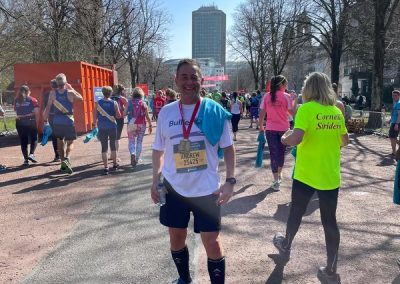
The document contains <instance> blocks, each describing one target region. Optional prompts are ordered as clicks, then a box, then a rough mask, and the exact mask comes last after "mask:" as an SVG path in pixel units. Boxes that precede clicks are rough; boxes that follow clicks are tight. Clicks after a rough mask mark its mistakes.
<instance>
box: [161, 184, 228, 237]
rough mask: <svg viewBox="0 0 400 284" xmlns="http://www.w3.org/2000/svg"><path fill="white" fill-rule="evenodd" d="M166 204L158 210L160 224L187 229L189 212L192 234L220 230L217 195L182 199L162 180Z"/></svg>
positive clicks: (182, 197)
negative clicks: (191, 221) (192, 221)
mask: <svg viewBox="0 0 400 284" xmlns="http://www.w3.org/2000/svg"><path fill="white" fill-rule="evenodd" d="M164 184H165V186H166V188H167V191H168V194H167V198H166V200H167V202H166V204H165V205H164V206H161V208H160V223H161V224H163V225H164V226H167V227H171V228H181V229H185V228H187V227H188V224H189V219H190V212H192V213H193V217H194V232H195V233H200V232H218V231H220V230H221V207H220V206H219V205H217V199H218V196H217V195H214V194H212V195H207V196H201V197H184V196H182V195H180V194H179V193H177V192H176V191H175V190H174V189H173V188H172V186H171V185H170V184H169V183H168V181H166V180H165V179H164Z"/></svg>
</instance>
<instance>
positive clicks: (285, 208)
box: [274, 193, 319, 223]
mask: <svg viewBox="0 0 400 284" xmlns="http://www.w3.org/2000/svg"><path fill="white" fill-rule="evenodd" d="M290 206H291V202H288V203H285V204H278V208H277V210H276V212H275V214H274V219H275V220H277V221H280V222H284V223H286V221H287V218H288V217H289V211H290ZM318 209H319V200H318V195H317V193H314V195H313V197H312V198H311V200H310V202H309V203H308V206H307V210H306V213H304V215H303V217H305V216H309V215H311V214H313V213H314V212H315V211H317V210H318Z"/></svg>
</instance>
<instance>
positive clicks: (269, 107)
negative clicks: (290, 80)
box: [260, 75, 297, 191]
mask: <svg viewBox="0 0 400 284" xmlns="http://www.w3.org/2000/svg"><path fill="white" fill-rule="evenodd" d="M286 88H287V80H286V78H285V77H284V76H282V75H278V76H275V77H272V79H271V92H270V93H267V94H266V95H265V96H264V99H263V102H262V103H261V106H260V107H261V114H260V131H263V132H264V118H265V115H267V126H266V128H265V129H266V131H265V136H266V138H267V143H268V148H269V153H270V158H271V170H272V174H273V176H274V181H273V183H272V185H271V188H272V189H273V190H275V191H279V188H280V184H281V182H282V168H283V165H284V163H285V150H286V146H285V145H283V144H282V143H281V137H282V135H283V134H284V133H285V131H286V130H288V129H289V121H288V113H289V114H290V115H294V114H295V111H296V105H297V104H296V98H295V97H291V96H290V95H289V94H287V93H285V89H286Z"/></svg>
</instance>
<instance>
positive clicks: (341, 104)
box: [332, 83, 346, 116]
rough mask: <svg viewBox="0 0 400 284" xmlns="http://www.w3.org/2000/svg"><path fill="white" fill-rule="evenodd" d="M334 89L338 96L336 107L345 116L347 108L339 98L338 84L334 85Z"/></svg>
mask: <svg viewBox="0 0 400 284" xmlns="http://www.w3.org/2000/svg"><path fill="white" fill-rule="evenodd" d="M332 89H333V91H334V92H335V95H336V104H335V105H336V106H337V107H338V108H339V109H340V111H341V112H342V114H343V116H344V115H345V112H346V107H345V106H344V103H343V102H342V101H341V100H340V97H339V90H338V85H337V84H336V83H333V84H332Z"/></svg>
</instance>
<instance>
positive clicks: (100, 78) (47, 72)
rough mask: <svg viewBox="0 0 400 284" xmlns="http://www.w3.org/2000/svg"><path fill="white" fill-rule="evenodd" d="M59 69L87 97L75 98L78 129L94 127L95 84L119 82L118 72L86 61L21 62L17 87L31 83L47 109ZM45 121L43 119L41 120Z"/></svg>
mask: <svg viewBox="0 0 400 284" xmlns="http://www.w3.org/2000/svg"><path fill="white" fill-rule="evenodd" d="M59 73H64V74H65V75H66V76H67V81H68V83H70V84H71V85H72V87H73V88H74V89H75V90H76V91H77V92H79V93H80V94H81V95H82V97H83V101H82V102H80V101H76V102H74V117H75V128H76V131H77V132H78V133H85V132H88V131H90V130H91V129H92V122H93V118H92V110H93V106H94V101H95V100H94V92H93V89H94V88H95V87H102V86H114V85H116V84H117V83H118V78H117V72H116V71H115V70H114V68H113V70H111V69H108V68H104V67H101V66H97V65H93V64H89V63H86V62H82V61H77V62H51V63H21V64H15V65H14V79H15V87H16V88H17V90H18V88H19V87H20V86H21V85H24V84H25V85H28V87H29V88H30V89H31V95H32V96H33V97H35V98H37V99H38V101H39V105H40V107H41V113H43V109H44V107H45V106H44V105H43V97H44V95H45V94H46V93H48V92H49V91H50V81H51V80H52V79H54V78H55V76H56V75H57V74H59ZM40 125H42V121H41V122H40Z"/></svg>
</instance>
